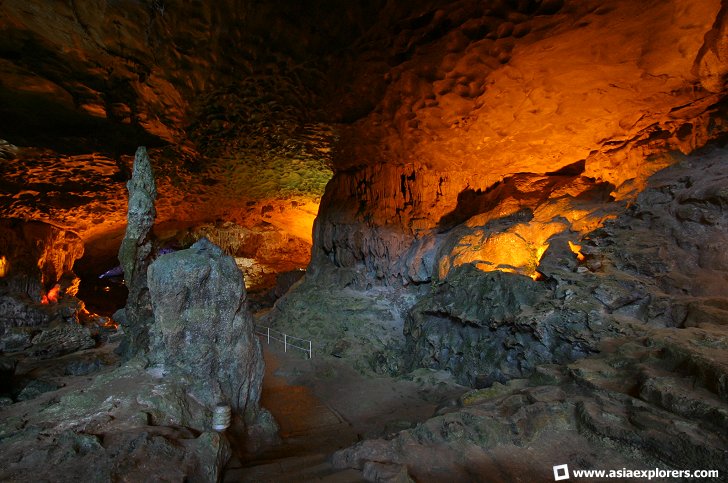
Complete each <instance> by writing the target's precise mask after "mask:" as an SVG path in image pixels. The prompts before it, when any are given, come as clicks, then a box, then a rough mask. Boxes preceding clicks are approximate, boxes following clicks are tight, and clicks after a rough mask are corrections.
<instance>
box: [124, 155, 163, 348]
mask: <svg viewBox="0 0 728 483" xmlns="http://www.w3.org/2000/svg"><path fill="white" fill-rule="evenodd" d="M127 189H128V190H129V208H128V211H127V226H126V233H125V234H124V239H123V240H122V242H121V246H120V247H119V261H120V262H121V267H122V268H123V269H124V278H125V280H126V285H127V287H128V288H129V297H128V299H127V301H126V307H125V309H124V311H125V313H124V315H123V316H122V317H119V318H120V320H121V321H122V325H123V327H124V331H125V333H126V336H127V338H126V340H125V345H124V347H123V352H124V353H125V354H126V355H132V354H136V353H139V352H142V351H145V350H146V349H147V348H148V345H149V334H148V330H149V324H150V322H151V303H150V300H149V289H148V288H147V267H148V266H149V264H150V263H151V256H152V240H151V235H150V231H151V229H152V225H153V224H154V217H155V214H156V212H155V209H154V201H155V200H156V199H157V188H156V186H155V184H154V175H153V173H152V165H151V162H150V161H149V156H148V155H147V150H146V148H145V147H143V146H141V147H139V149H137V152H136V156H135V157H134V170H133V172H132V176H131V179H130V180H129V182H128V183H127Z"/></svg>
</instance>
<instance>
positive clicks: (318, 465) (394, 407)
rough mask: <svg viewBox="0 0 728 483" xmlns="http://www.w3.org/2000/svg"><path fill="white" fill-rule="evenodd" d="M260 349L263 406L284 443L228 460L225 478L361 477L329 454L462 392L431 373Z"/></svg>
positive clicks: (409, 422) (421, 415)
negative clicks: (366, 367) (369, 369)
mask: <svg viewBox="0 0 728 483" xmlns="http://www.w3.org/2000/svg"><path fill="white" fill-rule="evenodd" d="M263 352H264V357H265V362H266V373H265V378H264V380H263V393H262V398H261V405H262V406H263V407H265V408H267V409H268V410H270V411H271V413H272V414H273V416H274V417H275V418H276V421H277V422H278V425H279V426H280V433H279V434H280V436H281V443H280V444H279V445H277V446H275V447H273V448H270V449H269V450H268V451H266V452H265V453H263V454H261V455H258V456H256V457H255V458H253V459H247V460H242V461H241V459H239V458H237V457H235V458H233V460H232V461H231V462H230V463H229V464H228V467H227V469H226V473H225V481H226V482H233V481H246V482H247V481H251V482H252V481H256V482H263V481H276V482H279V481H327V482H353V481H362V477H361V473H360V472H358V471H355V470H346V471H337V470H335V469H334V468H333V467H331V465H330V464H329V462H328V461H329V457H330V455H331V454H332V453H333V452H335V451H337V450H339V449H341V448H345V447H348V446H351V445H352V444H355V443H356V442H357V441H359V440H361V439H366V438H372V437H381V436H384V435H387V434H391V433H395V432H397V431H399V430H402V429H406V428H409V427H412V426H414V425H416V424H417V423H418V422H421V421H424V420H426V419H428V418H429V417H431V416H432V415H433V414H434V413H435V411H436V410H437V408H438V406H440V405H442V404H446V403H447V401H452V400H453V399H455V398H457V397H458V396H459V395H460V394H462V393H463V392H464V390H465V389H464V388H462V387H460V386H457V385H455V384H452V383H449V382H447V381H442V380H438V379H437V377H436V376H437V374H431V373H429V372H428V373H426V374H425V373H423V376H422V377H415V378H413V379H412V380H405V379H398V378H390V377H380V376H377V377H372V376H367V375H363V374H361V373H359V372H357V371H356V370H354V369H353V368H351V367H350V366H349V365H348V364H347V362H346V361H345V360H341V359H335V358H331V357H322V358H316V357H314V359H311V360H308V359H306V358H305V355H304V354H303V353H301V352H288V353H285V352H283V348H282V347H278V346H276V345H270V346H269V345H267V344H265V343H263Z"/></svg>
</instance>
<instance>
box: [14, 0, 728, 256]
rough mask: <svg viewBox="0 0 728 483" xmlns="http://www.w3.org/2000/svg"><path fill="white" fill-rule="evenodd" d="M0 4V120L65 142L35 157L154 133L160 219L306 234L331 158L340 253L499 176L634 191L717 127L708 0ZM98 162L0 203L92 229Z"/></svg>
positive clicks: (97, 215)
mask: <svg viewBox="0 0 728 483" xmlns="http://www.w3.org/2000/svg"><path fill="white" fill-rule="evenodd" d="M3 9H4V13H5V15H4V16H3V18H2V19H1V20H0V29H2V32H3V36H2V38H1V39H0V81H1V83H2V88H1V89H0V95H1V96H2V99H3V100H4V101H7V102H3V103H2V108H0V109H2V114H3V115H2V116H0V119H2V121H0V138H2V139H6V140H7V141H8V142H9V143H10V144H15V145H21V146H35V147H45V148H52V149H54V150H55V151H59V152H61V153H64V155H65V156H58V158H57V162H55V163H49V164H48V165H46V167H45V168H44V169H45V173H44V174H45V175H46V176H48V177H50V178H54V177H55V176H54V175H55V173H56V172H57V171H58V170H60V172H61V173H62V172H64V171H67V170H66V169H65V167H63V163H65V162H68V156H67V155H68V154H74V153H76V154H77V153H85V156H86V157H85V158H83V160H82V161H81V162H82V163H87V165H89V164H94V163H96V162H97V160H101V161H103V159H104V158H102V157H101V156H99V155H94V156H93V157H91V155H89V154H88V153H91V152H97V151H99V150H103V152H106V153H107V157H106V159H109V160H113V159H114V158H117V159H119V155H120V154H130V153H131V151H132V150H133V148H135V147H136V145H138V144H140V143H146V144H147V145H148V146H150V147H152V146H155V145H156V146H162V145H164V144H165V143H168V142H171V143H173V144H172V145H171V146H168V147H165V148H160V149H159V151H158V152H154V153H153V158H154V159H158V160H159V161H157V164H158V166H155V170H156V172H157V173H158V178H159V181H160V203H159V207H158V208H159V215H160V220H179V221H206V222H210V221H215V220H218V219H220V220H229V221H235V222H237V223H240V224H241V225H247V226H249V225H250V224H251V223H253V224H254V223H258V222H260V221H268V222H270V223H273V224H274V225H276V226H278V227H279V228H283V229H286V227H287V226H293V227H294V228H293V229H294V230H295V233H296V234H297V235H299V236H300V237H301V238H304V239H305V238H308V233H309V230H310V226H311V222H312V219H313V213H314V212H315V210H316V208H317V204H316V202H315V200H314V199H312V198H315V197H317V196H319V195H320V194H321V192H322V190H323V186H324V184H325V183H326V180H327V179H328V177H329V176H330V175H331V169H333V171H334V172H335V173H336V176H335V178H334V180H333V181H332V182H331V183H330V184H329V188H328V192H327V194H326V196H325V197H324V199H323V204H324V207H323V209H322V210H321V216H320V218H321V220H320V223H319V229H324V227H325V229H326V230H327V234H328V235H326V236H333V238H331V239H329V240H324V239H321V240H320V242H321V246H336V247H338V248H337V249H338V250H339V251H340V252H342V254H343V251H348V252H349V255H346V256H344V255H342V256H344V257H345V258H347V259H350V260H361V259H362V256H363V255H362V254H359V253H355V250H354V251H352V250H349V249H348V248H342V247H357V246H361V245H362V242H357V241H356V240H354V238H352V237H356V236H359V237H360V236H364V237H365V238H366V237H367V236H369V235H368V234H367V230H368V228H366V227H367V226H368V227H372V226H374V227H378V228H377V230H378V231H379V232H382V233H383V232H391V233H392V237H393V238H392V239H391V240H389V239H388V238H387V236H389V235H387V236H385V239H383V241H382V240H380V241H379V242H372V243H373V244H375V245H376V244H384V245H387V244H388V243H389V242H390V241H391V242H392V243H393V244H394V245H393V248H392V253H390V254H389V256H390V259H389V260H387V263H389V262H390V261H391V260H393V259H396V258H397V256H395V255H397V253H395V252H401V251H403V250H405V249H406V248H407V247H408V246H409V244H410V243H411V241H412V238H413V237H415V236H419V235H421V234H424V233H431V232H432V231H433V230H442V229H443V227H444V225H445V224H447V223H449V222H450V221H451V220H452V219H453V218H454V217H455V218H457V216H455V215H459V214H462V213H469V214H470V215H471V216H472V215H476V214H479V213H478V212H477V210H475V209H474V208H473V207H472V206H469V207H464V206H463V199H464V198H465V201H467V198H468V196H469V193H471V192H472V193H473V194H476V195H477V194H478V193H483V192H486V191H487V190H490V189H492V188H493V187H494V186H496V185H497V184H499V183H505V182H506V181H507V180H508V179H510V178H511V177H512V176H513V175H515V174H518V173H531V174H532V175H533V176H531V177H529V178H528V179H529V180H530V182H532V183H533V188H532V189H531V188H529V189H527V190H526V191H529V190H532V191H533V190H538V189H539V186H541V185H540V184H539V183H540V182H539V180H538V177H539V176H541V177H543V176H546V175H547V174H548V173H558V172H560V171H561V170H562V169H567V170H568V169H569V168H568V167H570V166H580V168H579V169H578V170H577V171H578V173H571V175H577V174H578V175H581V176H583V177H584V178H585V179H586V178H589V179H593V180H594V182H595V183H597V184H599V183H608V184H609V185H610V186H611V189H612V193H611V195H612V196H613V197H614V198H615V199H617V200H620V199H628V198H631V197H633V196H634V195H636V193H637V192H639V190H641V189H642V187H643V185H644V180H645V179H646V178H647V177H648V176H649V175H650V174H652V173H654V172H655V171H657V170H659V169H661V168H663V167H665V166H667V165H669V164H670V163H671V162H673V161H672V160H673V159H674V157H673V156H670V155H666V154H665V153H667V152H669V151H673V150H679V151H682V152H683V153H687V152H691V151H692V150H694V149H695V148H697V147H700V146H703V145H704V144H705V143H707V142H708V141H710V140H711V139H714V138H716V137H718V136H719V135H721V133H722V132H724V131H725V122H724V118H725V102H724V100H723V99H724V92H725V89H724V87H725V76H726V70H725V69H726V67H725V66H726V62H725V60H726V54H725V49H726V40H725V39H726V35H725V29H726V27H725V25H726V8H725V7H724V5H722V3H721V2H720V0H706V1H703V2H692V1H687V0H669V1H656V0H650V1H648V2H642V3H639V4H636V3H634V2H630V1H627V0H609V1H607V2H601V3H600V4H599V5H596V4H585V3H583V2H578V1H575V0H548V1H546V0H544V1H535V0H523V1H505V0H493V1H489V2H480V1H475V0H430V1H425V2H408V1H405V0H390V1H384V0H382V1H379V2H366V3H365V2H346V3H342V2H332V1H327V0H318V1H315V2H307V4H306V5H305V6H303V5H302V4H300V2H293V1H286V2H281V3H277V4H275V5H273V4H267V3H261V2H253V1H250V0H225V1H221V2H194V3H189V2H181V1H165V2H160V1H151V0H150V1H130V0H127V1H121V2H110V1H96V2H68V3H59V2H54V3H52V4H50V5H49V4H47V3H45V2H39V1H36V0H31V1H23V2H21V1H19V0H6V1H5V2H4V3H3ZM41 112H42V113H43V115H39V114H40V113H41ZM3 152H4V153H6V152H7V153H10V154H7V155H4V157H11V158H12V157H16V159H17V160H19V161H9V165H11V166H13V168H12V169H11V174H13V177H18V176H16V175H17V173H22V172H23V168H24V167H25V166H27V165H32V163H33V159H35V158H34V157H33V155H32V154H31V156H30V157H27V156H25V157H24V156H23V155H22V153H21V154H20V155H17V156H16V155H15V154H13V152H11V151H8V150H4V151H3ZM72 162H76V160H75V159H74V160H72ZM112 162H113V161H112ZM102 164H104V163H102ZM117 165H118V170H115V171H113V174H108V175H104V176H108V178H104V179H107V180H108V184H109V187H108V188H107V187H101V186H99V187H98V188H99V190H100V191H101V192H102V193H103V195H102V198H103V199H100V200H98V204H97V205H95V207H94V208H93V209H91V210H88V209H87V208H84V206H83V205H84V204H83V203H82V200H81V199H77V201H78V203H73V204H74V206H72V207H63V206H61V207H58V203H57V202H54V203H50V205H51V206H50V207H48V208H47V209H46V208H45V207H44V205H45V203H46V201H47V200H46V199H45V198H44V196H45V194H46V193H47V192H51V193H52V192H54V191H56V190H53V189H50V188H48V187H46V188H43V189H37V190H36V189H33V190H31V191H34V192H37V193H38V194H37V195H34V194H33V193H32V192H31V193H22V192H21V191H22V190H20V189H17V186H15V185H13V186H15V187H13V186H10V187H7V186H3V190H2V191H3V192H2V193H0V196H2V199H3V201H4V202H8V203H10V204H11V205H12V207H10V208H9V209H4V210H3V214H7V215H13V214H14V215H16V216H23V217H26V218H42V219H46V220H49V221H53V222H55V223H58V224H60V225H63V226H67V227H72V228H75V229H78V230H79V232H80V233H81V234H82V236H87V235H88V236H91V235H93V234H97V233H101V232H104V231H108V230H110V229H112V228H113V227H115V226H118V223H120V221H121V219H120V217H119V216H118V211H119V209H118V208H119V207H118V203H116V201H115V196H114V195H113V194H114V193H117V194H123V189H122V188H123V186H122V185H121V183H122V181H123V178H124V177H125V176H126V174H125V172H124V170H125V169H126V168H125V167H124V165H125V161H123V159H122V160H119V161H118V162H117ZM7 169H9V168H7ZM84 169H88V167H87V168H84ZM571 171H574V170H573V169H572V170H571ZM61 177H63V176H61ZM547 184H548V183H547ZM600 186H601V185H600ZM76 194H77V193H74V195H73V197H74V198H75V197H76V196H75V195H76ZM84 196H85V195H84ZM552 198H558V196H556V195H554V196H552ZM54 200H55V198H54ZM289 200H293V201H295V204H296V205H297V206H292V205H293V204H294V203H291V202H289ZM3 204H5V203H3ZM89 204H93V203H92V202H91V201H90V200H89ZM36 206H40V207H41V208H36ZM267 206H271V207H273V210H272V211H271V210H270V209H268V208H266V207H267ZM302 206H306V208H305V209H301V207H302ZM83 211H90V212H91V213H85V214H84V215H83V216H80V215H79V214H78V213H79V212H83ZM274 214H275V216H273V215H274ZM266 215H267V216H266ZM494 216H495V214H494ZM251 220H252V221H251ZM463 220H464V219H463ZM461 221H462V220H461ZM540 221H542V222H550V221H551V220H540ZM78 225H83V226H78ZM352 227H353V228H352ZM362 227H364V228H362ZM357 232H358V233H359V235H355V233H357ZM319 236H324V234H322V233H320V234H319ZM403 237H404V238H403ZM395 238H396V239H402V243H401V245H402V250H400V249H399V248H397V246H396V245H397V242H395V240H394V239H395ZM378 250H379V251H382V250H380V249H378ZM364 255H366V254H364ZM327 256H328V254H327ZM375 271H376V270H375Z"/></svg>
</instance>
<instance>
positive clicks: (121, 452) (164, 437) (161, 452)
mask: <svg viewBox="0 0 728 483" xmlns="http://www.w3.org/2000/svg"><path fill="white" fill-rule="evenodd" d="M49 384H50V383H46V386H48V385H49ZM63 386H64V387H61V388H60V389H59V388H58V387H57V386H55V385H52V387H50V386H48V387H41V386H40V383H37V382H36V383H33V384H32V385H29V387H28V388H27V391H26V392H27V393H28V395H29V396H30V395H31V394H30V391H35V394H33V396H34V398H33V399H32V400H30V401H24V402H22V403H16V404H13V405H11V406H4V407H2V408H0V411H2V418H0V447H1V448H2V451H1V452H0V460H1V461H2V464H0V468H1V469H0V479H3V480H9V481H27V480H28V478H29V477H30V478H32V479H33V480H39V481H183V480H186V481H217V480H218V479H219V478H220V475H221V470H222V467H223V465H224V463H225V461H226V460H227V459H228V458H229V456H230V448H229V445H228V443H227V440H226V438H225V437H224V436H223V435H221V434H219V433H215V432H212V431H210V428H209V420H210V413H209V412H206V410H205V409H204V408H202V407H201V406H199V404H197V403H196V402H195V400H194V399H191V398H189V397H188V396H186V394H185V388H184V387H183V386H180V385H179V384H178V383H177V382H176V381H174V380H170V379H166V378H159V377H158V376H156V375H152V374H149V373H148V372H145V370H144V366H143V364H142V362H141V361H139V360H137V361H132V362H128V363H127V364H125V365H124V366H122V367H119V368H116V369H110V368H108V369H105V370H102V373H101V374H99V375H98V376H97V377H95V378H94V379H93V380H92V381H91V382H89V381H88V378H86V377H76V378H72V379H68V378H66V379H65V380H64V384H63ZM31 475H32V476H31Z"/></svg>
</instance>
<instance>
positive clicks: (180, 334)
mask: <svg viewBox="0 0 728 483" xmlns="http://www.w3.org/2000/svg"><path fill="white" fill-rule="evenodd" d="M148 285H149V293H150V296H151V300H152V307H153V311H154V324H153V325H152V327H151V329H150V337H151V340H150V351H149V358H150V361H151V363H152V364H153V365H155V366H158V367H159V369H160V370H161V371H164V372H166V373H169V374H170V377H175V378H179V379H180V380H181V381H185V384H186V385H187V386H188V391H189V393H190V394H191V395H192V397H194V398H195V399H196V400H197V401H199V402H200V403H201V404H203V405H204V406H205V407H206V408H208V409H209V410H211V409H212V408H214V407H215V406H216V405H217V404H226V405H230V406H231V407H232V409H233V412H234V414H235V416H236V419H237V422H238V423H239V424H241V425H242V426H243V427H244V428H245V430H246V431H250V432H251V433H252V432H254V431H257V430H260V429H263V428H261V427H259V428H257V429H255V428H254V426H255V425H259V426H260V425H261V424H264V423H265V420H266V418H267V415H266V414H265V412H264V410H262V409H261V408H260V406H259V401H260V391H261V384H262V380H263V373H264V366H263V356H262V354H261V349H260V343H259V342H258V339H257V337H256V336H255V335H254V334H253V319H252V315H251V314H250V312H249V311H248V308H247V301H246V293H245V284H244V281H243V274H242V273H241V272H240V270H239V269H238V267H237V266H236V265H235V261H234V259H233V258H232V257H230V256H228V255H226V254H225V253H224V252H223V251H222V249H220V248H219V247H218V246H216V245H214V244H212V243H211V242H210V241H208V240H207V239H205V238H203V239H201V240H199V241H198V242H197V243H195V244H194V245H192V247H190V248H189V249H187V250H181V251H178V252H175V253H170V254H167V255H163V256H161V257H160V258H158V259H157V260H156V261H155V262H154V263H152V264H151V265H150V266H149V272H148ZM269 429H273V430H274V429H275V428H269ZM259 436H264V434H260V435H259ZM269 436H271V435H269Z"/></svg>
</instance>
